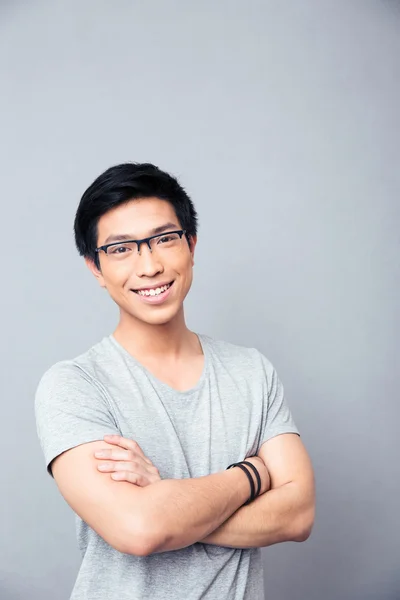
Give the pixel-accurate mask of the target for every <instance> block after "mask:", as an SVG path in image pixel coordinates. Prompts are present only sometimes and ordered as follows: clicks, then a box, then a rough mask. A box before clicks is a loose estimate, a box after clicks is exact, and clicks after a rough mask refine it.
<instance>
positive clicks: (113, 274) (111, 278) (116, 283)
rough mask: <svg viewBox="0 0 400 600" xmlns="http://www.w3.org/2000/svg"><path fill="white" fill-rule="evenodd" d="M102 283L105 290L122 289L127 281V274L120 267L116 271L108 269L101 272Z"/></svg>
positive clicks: (125, 270) (124, 269) (126, 271)
mask: <svg viewBox="0 0 400 600" xmlns="http://www.w3.org/2000/svg"><path fill="white" fill-rule="evenodd" d="M103 278H104V283H105V285H106V288H107V289H111V288H121V287H124V285H125V284H126V282H127V281H128V279H129V272H128V270H127V269H126V268H123V267H122V266H120V267H118V268H117V269H112V270H110V269H108V270H106V271H105V272H103Z"/></svg>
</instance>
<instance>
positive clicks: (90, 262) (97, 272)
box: [85, 258, 106, 288]
mask: <svg viewBox="0 0 400 600" xmlns="http://www.w3.org/2000/svg"><path fill="white" fill-rule="evenodd" d="M85 263H86V266H87V268H88V269H89V271H91V272H92V273H93V275H94V276H95V277H96V279H97V281H98V282H99V284H100V286H101V287H102V288H105V287H106V284H105V282H104V277H103V275H102V273H101V271H100V269H98V268H97V267H96V265H95V263H94V261H93V260H92V259H91V258H85Z"/></svg>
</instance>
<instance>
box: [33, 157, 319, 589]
mask: <svg viewBox="0 0 400 600" xmlns="http://www.w3.org/2000/svg"><path fill="white" fill-rule="evenodd" d="M75 240H76V245H77V248H78V251H79V252H80V254H81V255H83V256H84V258H85V261H86V264H87V266H88V267H89V269H90V270H91V272H92V273H93V275H94V276H95V277H96V278H97V280H98V282H99V284H100V285H101V286H102V287H103V288H105V289H106V290H107V291H108V293H109V294H110V296H111V298H112V299H113V300H114V301H115V302H116V304H117V305H118V307H119V310H120V319H119V323H118V325H117V327H116V330H115V331H114V333H113V334H112V335H109V336H107V337H105V338H103V339H102V340H101V341H100V342H99V343H97V344H96V345H94V346H93V347H92V348H90V349H89V350H88V351H86V352H85V353H83V354H81V355H80V356H78V357H77V358H75V359H73V360H64V361H62V362H59V363H57V364H55V365H54V366H53V367H51V368H50V369H49V370H48V371H47V372H46V373H45V374H44V375H43V377H42V379H41V381H40V383H39V386H38V390H37V394H36V403H35V406H36V418H37V427H38V434H39V438H40V441H41V444H42V448H43V451H44V454H45V458H46V464H47V467H48V470H49V473H50V474H51V475H52V476H53V477H54V479H55V481H56V483H57V486H58V488H59V490H60V492H61V494H62V495H63V497H64V498H65V500H66V501H67V502H68V504H69V505H70V506H71V508H72V509H73V510H74V511H75V513H76V514H77V516H78V538H79V546H80V549H81V552H82V566H81V569H80V571H79V574H78V577H77V581H76V584H75V587H74V590H73V593H72V596H71V599H72V600H83V599H85V600H86V599H88V600H112V599H115V600H117V599H118V600H122V599H124V600H139V599H149V600H150V599H151V600H161V599H162V600H168V599H171V600H172V599H173V600H179V599H185V600H199V599H200V598H201V599H208V600H216V599H218V600H243V599H248V600H258V599H261V598H263V597H264V592H263V569H262V561H261V550H260V548H261V547H264V546H268V545H271V544H276V543H278V542H283V541H303V540H305V539H307V538H308V536H309V534H310V532H311V528H312V524H313V520H314V480H313V471H312V467H311V464H310V460H309V458H308V455H307V452H306V450H305V448H304V446H303V444H302V442H301V440H300V437H299V434H298V431H297V429H296V426H295V424H294V422H293V419H292V417H291V414H290V411H289V408H288V407H287V405H286V401H285V399H284V393H283V387H282V384H281V382H280V381H279V378H278V376H277V374H276V371H275V369H274V368H273V366H272V365H271V363H270V362H269V361H268V360H267V359H266V358H265V357H264V356H263V355H262V354H260V352H258V351H257V350H255V349H249V348H243V347H239V346H235V345H233V344H229V343H227V342H222V341H216V340H213V339H212V338H210V337H208V336H205V335H200V334H196V333H194V332H192V331H190V330H189V329H188V328H187V326H186V324H185V318H184V308H183V301H184V299H185V297H186V295H187V293H188V291H189V289H190V286H191V283H192V270H193V265H194V253H195V247H196V241H197V215H196V211H195V208H194V206H193V203H192V201H191V200H190V198H189V196H188V195H187V194H186V192H185V191H184V189H183V188H182V187H181V186H180V185H179V183H178V181H177V180H176V179H175V178H173V177H172V176H170V175H169V174H167V173H165V172H163V171H161V170H159V169H158V168H157V167H155V166H153V165H151V164H122V165H118V166H116V167H112V168H110V169H108V170H107V171H106V172H105V173H103V174H102V175H100V176H99V177H98V178H97V179H96V180H95V181H94V182H93V183H92V185H91V186H90V187H89V188H88V189H87V190H86V192H85V193H84V194H83V196H82V199H81V201H80V204H79V207H78V210H77V213H76V218H75ZM110 436H111V437H110ZM112 436H116V437H112ZM243 461H245V462H243ZM236 463H241V464H239V465H238V466H232V464H233V465H236ZM228 467H231V468H228Z"/></svg>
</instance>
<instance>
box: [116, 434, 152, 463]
mask: <svg viewBox="0 0 400 600" xmlns="http://www.w3.org/2000/svg"><path fill="white" fill-rule="evenodd" d="M104 441H105V442H107V443H108V444H114V445H115V446H121V447H122V448H125V450H132V452H136V454H140V456H141V457H142V458H143V459H144V460H145V461H146V462H148V463H149V464H151V460H149V459H148V458H147V456H146V455H145V453H144V452H143V450H142V449H141V447H140V446H139V444H138V443H137V442H136V441H135V440H130V439H129V438H125V437H123V436H122V435H105V436H104Z"/></svg>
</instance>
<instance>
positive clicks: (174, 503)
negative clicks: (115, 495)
mask: <svg viewBox="0 0 400 600" xmlns="http://www.w3.org/2000/svg"><path fill="white" fill-rule="evenodd" d="M144 492H146V498H144V501H145V503H144V506H145V507H146V509H145V510H146V514H147V518H148V519H149V522H150V523H157V532H156V534H155V540H154V544H153V547H152V553H153V552H165V551H168V550H177V549H179V548H184V547H186V546H190V545H191V544H193V543H195V542H197V541H199V540H202V539H203V538H205V537H206V536H208V535H209V534H210V533H211V532H212V531H215V529H217V528H218V527H219V526H220V525H221V524H222V523H224V522H225V521H226V520H227V519H229V517H231V515H232V514H233V513H234V512H235V511H237V509H238V508H240V507H241V506H242V505H243V504H244V503H245V502H246V500H247V499H248V497H249V493H250V490H249V482H248V480H247V478H246V476H245V474H244V473H243V472H242V471H241V470H240V469H230V470H228V471H223V472H221V473H215V474H213V475H207V476H205V477H198V478H194V479H181V480H179V479H166V480H162V481H159V482H157V483H155V484H153V485H151V486H148V487H147V488H145V490H144Z"/></svg>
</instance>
